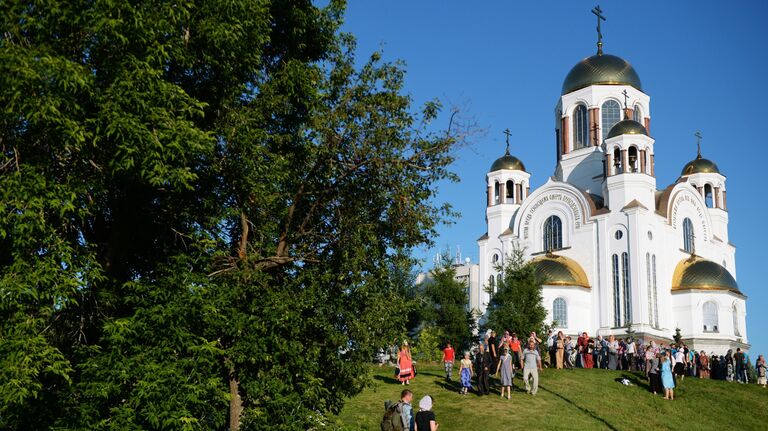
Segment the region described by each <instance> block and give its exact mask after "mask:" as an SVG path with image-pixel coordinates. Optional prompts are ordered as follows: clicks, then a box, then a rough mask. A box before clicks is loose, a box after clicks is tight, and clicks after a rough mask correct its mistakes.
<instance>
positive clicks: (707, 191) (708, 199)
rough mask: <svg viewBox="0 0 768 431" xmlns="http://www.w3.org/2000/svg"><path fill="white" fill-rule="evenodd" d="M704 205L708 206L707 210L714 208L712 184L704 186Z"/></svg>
mask: <svg viewBox="0 0 768 431" xmlns="http://www.w3.org/2000/svg"><path fill="white" fill-rule="evenodd" d="M704 203H706V204H707V208H712V207H713V206H714V200H713V199H712V186H711V185H710V184H704Z"/></svg>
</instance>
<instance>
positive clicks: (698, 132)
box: [693, 130, 703, 157]
mask: <svg viewBox="0 0 768 431" xmlns="http://www.w3.org/2000/svg"><path fill="white" fill-rule="evenodd" d="M693 136H695V137H696V147H697V148H698V151H697V152H696V154H697V155H698V157H701V138H703V136H701V132H700V131H698V130H697V131H696V133H694V134H693Z"/></svg>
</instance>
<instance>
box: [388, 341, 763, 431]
mask: <svg viewBox="0 0 768 431" xmlns="http://www.w3.org/2000/svg"><path fill="white" fill-rule="evenodd" d="M442 350H443V356H442V363H443V367H444V371H445V378H446V380H448V381H452V380H453V368H454V364H455V362H456V351H455V350H454V348H453V346H452V345H451V343H446V345H445V347H444V348H443V349H442ZM542 364H544V365H545V366H548V367H550V368H556V369H573V368H602V369H609V370H626V371H637V372H642V373H644V374H645V376H646V377H647V379H648V383H649V388H650V391H651V392H652V393H653V394H661V395H663V396H664V399H666V400H674V398H675V394H674V389H675V387H677V385H678V381H682V380H683V379H684V378H685V377H691V378H700V379H719V380H726V381H729V382H738V383H742V384H746V383H748V382H749V378H748V374H747V370H748V364H749V355H748V354H747V353H746V352H743V351H741V349H740V348H737V349H736V351H735V352H733V351H732V350H728V352H727V353H726V354H725V355H715V354H714V353H710V354H707V353H706V352H705V351H704V350H701V351H696V350H694V349H689V348H688V346H686V344H685V343H679V344H675V343H671V344H669V345H665V344H664V343H657V342H656V341H653V340H652V341H650V342H649V343H644V342H643V341H635V340H634V339H632V338H626V339H625V338H623V337H620V338H616V337H615V336H613V335H609V336H608V337H603V336H602V335H598V336H597V337H594V338H593V337H590V336H589V334H588V333H587V332H582V333H581V335H579V336H578V337H577V339H576V340H573V339H572V338H571V337H570V336H567V335H564V334H563V332H562V331H558V332H556V333H555V332H553V331H549V332H548V333H547V335H546V337H545V339H544V340H542V339H541V338H539V336H538V335H537V334H536V332H531V333H530V334H529V335H528V338H527V339H526V340H525V341H524V342H522V341H521V340H520V339H519V338H518V336H517V334H516V333H514V332H510V331H504V334H503V336H502V337H500V338H499V337H497V334H496V332H495V331H490V332H489V333H488V335H486V336H485V337H484V338H483V339H482V340H481V341H480V342H479V343H478V344H477V346H476V347H474V348H473V349H470V350H468V351H465V352H463V356H462V358H461V359H460V360H459V383H460V389H459V393H460V394H462V395H464V394H467V393H469V391H470V390H473V383H472V382H473V379H474V383H475V386H474V387H475V389H474V392H475V393H476V394H478V395H489V394H490V381H489V378H490V376H491V375H495V376H497V377H498V380H499V385H500V386H501V397H502V398H504V397H505V394H506V398H507V399H511V397H512V387H513V386H514V383H513V380H514V377H515V375H516V374H517V372H518V370H521V371H522V377H523V381H524V382H525V390H526V393H528V394H530V395H534V396H535V395H536V393H537V391H538V385H539V373H538V372H539V370H541V369H542ZM767 370H768V366H767V364H766V360H765V358H764V357H763V355H759V356H758V358H757V360H756V361H755V372H756V375H757V384H758V385H761V386H762V387H764V388H765V387H766V371H767ZM395 375H396V376H397V378H398V380H399V381H400V382H401V384H403V385H408V384H410V381H411V380H412V379H413V378H414V377H415V376H416V368H415V366H414V363H413V357H412V355H411V350H410V346H408V344H407V343H404V344H403V345H402V346H400V348H399V350H398V353H397V368H396V371H395ZM411 396H412V394H411V392H410V391H409V390H407V389H406V390H404V391H403V397H401V401H400V403H399V405H402V406H403V409H402V410H403V412H402V421H403V422H402V423H403V424H411V425H412V426H411V427H405V428H403V429H406V430H409V431H414V430H429V431H434V430H436V429H437V422H436V421H435V416H434V413H433V412H432V402H433V401H432V398H431V397H429V396H428V395H427V396H425V398H428V402H425V403H424V408H423V409H422V407H421V406H422V402H424V399H425V398H422V402H420V403H419V406H420V412H421V411H422V410H423V411H425V412H428V413H425V415H424V416H422V421H421V422H419V420H418V418H417V416H418V414H417V415H415V416H414V415H412V414H411V412H412V409H411V408H410V399H411V398H409V397H411ZM406 404H407V405H406ZM427 407H428V408H427ZM406 410H407V412H405V411H406ZM406 417H407V418H408V422H406ZM424 418H428V419H429V420H427V419H424ZM419 423H421V424H422V425H419Z"/></svg>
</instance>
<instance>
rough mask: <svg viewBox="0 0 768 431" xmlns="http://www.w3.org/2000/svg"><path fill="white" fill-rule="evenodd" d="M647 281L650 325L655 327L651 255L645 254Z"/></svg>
mask: <svg viewBox="0 0 768 431" xmlns="http://www.w3.org/2000/svg"><path fill="white" fill-rule="evenodd" d="M645 275H646V277H645V279H646V280H647V281H646V286H647V288H648V324H649V325H651V326H653V279H652V278H651V253H645Z"/></svg>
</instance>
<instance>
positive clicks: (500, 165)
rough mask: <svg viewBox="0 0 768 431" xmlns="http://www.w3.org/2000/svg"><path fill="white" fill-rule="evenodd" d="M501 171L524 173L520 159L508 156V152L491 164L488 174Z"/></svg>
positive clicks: (523, 166)
mask: <svg viewBox="0 0 768 431" xmlns="http://www.w3.org/2000/svg"><path fill="white" fill-rule="evenodd" d="M502 169H509V170H511V171H525V165H523V162H522V161H520V159H518V158H517V157H515V156H512V155H510V154H509V150H507V152H506V153H504V155H503V156H501V157H499V158H498V159H496V161H495V162H493V164H492V165H491V170H490V171H489V172H495V171H500V170H502Z"/></svg>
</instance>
